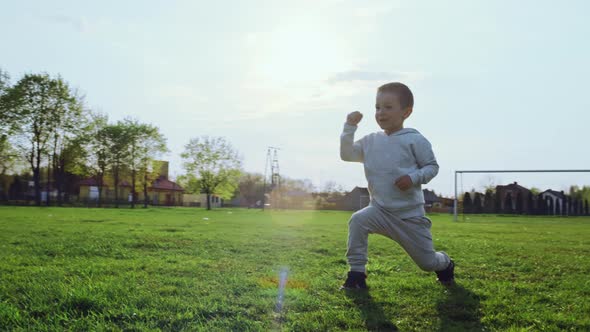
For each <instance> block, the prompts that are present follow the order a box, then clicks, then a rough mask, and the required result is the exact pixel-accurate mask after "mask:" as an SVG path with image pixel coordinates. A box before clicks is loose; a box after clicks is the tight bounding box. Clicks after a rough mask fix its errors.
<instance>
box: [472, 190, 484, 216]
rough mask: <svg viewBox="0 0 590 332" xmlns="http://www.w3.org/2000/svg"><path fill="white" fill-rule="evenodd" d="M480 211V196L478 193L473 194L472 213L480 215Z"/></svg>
mask: <svg viewBox="0 0 590 332" xmlns="http://www.w3.org/2000/svg"><path fill="white" fill-rule="evenodd" d="M481 210H482V206H481V195H480V194H479V193H475V198H474V199H473V213H481Z"/></svg>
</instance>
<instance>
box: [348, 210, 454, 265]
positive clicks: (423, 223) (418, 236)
mask: <svg viewBox="0 0 590 332" xmlns="http://www.w3.org/2000/svg"><path fill="white" fill-rule="evenodd" d="M431 225H432V223H431V222H430V219H428V218H427V217H413V218H409V219H401V218H399V217H397V216H396V215H395V214H393V213H391V212H389V211H387V210H385V209H383V208H380V207H377V206H374V205H369V206H367V207H366V208H364V209H362V210H360V211H357V212H355V213H354V214H353V215H352V217H351V218H350V221H349V222H348V250H347V252H346V257H347V259H348V264H349V265H350V270H351V271H359V272H365V265H366V264H367V245H368V238H369V234H373V233H376V234H381V235H384V236H387V237H388V238H390V239H392V240H394V241H395V242H397V243H399V244H400V245H401V246H402V248H404V250H405V251H406V252H407V253H408V255H410V257H411V258H412V259H413V260H414V262H415V263H416V264H417V265H418V266H419V267H420V268H421V269H422V270H424V271H440V270H444V269H445V268H446V267H447V266H448V265H449V263H450V258H449V256H448V255H447V254H446V253H444V252H442V251H440V252H436V251H434V247H433V245H432V235H431V233H430V226H431Z"/></svg>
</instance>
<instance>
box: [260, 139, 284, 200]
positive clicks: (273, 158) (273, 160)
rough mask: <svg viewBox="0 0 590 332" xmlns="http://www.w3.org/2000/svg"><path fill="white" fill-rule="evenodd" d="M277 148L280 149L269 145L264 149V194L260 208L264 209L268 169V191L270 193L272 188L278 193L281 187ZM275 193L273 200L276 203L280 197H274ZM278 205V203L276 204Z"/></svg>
mask: <svg viewBox="0 0 590 332" xmlns="http://www.w3.org/2000/svg"><path fill="white" fill-rule="evenodd" d="M278 150H280V148H277V147H273V146H269V147H268V148H267V150H266V165H265V167H264V195H263V198H262V210H264V208H265V205H266V192H267V186H266V185H267V179H268V178H269V177H268V172H269V170H270V188H269V189H270V190H268V191H269V193H272V192H273V191H274V190H277V191H276V192H277V193H279V190H280V188H281V175H280V173H279V156H278ZM276 196H277V195H275V200H276V201H277V203H278V202H279V200H280V197H276ZM272 204H275V202H273V203H272ZM276 206H278V204H277V205H276Z"/></svg>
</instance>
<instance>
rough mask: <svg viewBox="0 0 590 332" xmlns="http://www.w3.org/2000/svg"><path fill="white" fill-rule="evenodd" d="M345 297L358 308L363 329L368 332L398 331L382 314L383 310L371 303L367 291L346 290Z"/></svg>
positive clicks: (376, 304)
mask: <svg viewBox="0 0 590 332" xmlns="http://www.w3.org/2000/svg"><path fill="white" fill-rule="evenodd" d="M345 292H346V296H347V297H348V298H349V299H351V300H352V301H353V302H354V304H355V305H356V306H357V307H358V309H359V311H360V313H361V316H362V318H363V320H364V321H365V327H366V328H367V330H369V331H383V332H386V331H398V328H397V326H395V325H394V324H393V323H392V322H391V321H390V320H389V319H388V318H387V316H385V313H383V308H382V307H381V305H380V304H379V303H378V302H375V301H373V299H372V298H371V295H370V294H369V292H368V291H358V290H347V291H345Z"/></svg>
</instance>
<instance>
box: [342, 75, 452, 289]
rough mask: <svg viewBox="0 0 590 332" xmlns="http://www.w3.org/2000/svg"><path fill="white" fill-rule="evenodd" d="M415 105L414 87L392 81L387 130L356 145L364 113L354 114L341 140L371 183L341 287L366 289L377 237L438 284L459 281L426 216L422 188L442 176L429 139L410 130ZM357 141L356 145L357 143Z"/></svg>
mask: <svg viewBox="0 0 590 332" xmlns="http://www.w3.org/2000/svg"><path fill="white" fill-rule="evenodd" d="M413 107H414V97H413V95H412V92H411V91H410V89H409V88H408V87H407V86H406V85H404V84H402V83H397V82H396V83H388V84H385V85H383V86H381V87H379V89H378V90H377V102H376V105H375V108H376V112H375V120H376V121H377V123H378V124H379V127H381V129H383V132H377V133H373V134H370V135H367V136H365V137H363V138H361V139H360V140H358V141H356V142H354V132H355V131H356V129H357V124H358V123H359V122H360V121H361V119H362V117H363V115H362V114H361V113H359V112H352V113H350V114H348V117H347V119H346V123H345V125H344V130H343V132H342V135H341V136H340V158H342V160H344V161H355V162H361V163H363V164H364V168H365V176H366V178H367V182H368V183H369V193H370V196H371V200H370V203H369V206H367V207H365V208H364V209H362V210H360V211H357V212H356V213H354V214H353V215H352V217H351V218H350V221H349V223H348V250H347V252H346V257H347V260H348V264H349V265H350V271H349V272H348V278H347V279H346V281H345V282H344V284H343V285H342V287H341V289H365V288H367V284H366V282H365V279H366V278H367V275H366V270H365V265H366V264H367V240H368V236H369V234H371V233H377V234H381V235H384V236H387V237H389V238H391V239H392V240H394V241H396V242H397V243H399V244H400V245H401V246H402V247H403V248H404V250H405V251H406V252H407V253H408V254H409V255H410V257H411V258H412V259H413V260H414V262H415V263H416V264H417V265H418V266H419V267H420V268H421V269H422V270H425V271H435V272H436V274H437V276H438V281H439V282H440V283H441V284H443V285H445V286H450V285H452V284H453V282H454V267H455V264H454V263H453V261H452V260H451V259H450V258H449V256H448V255H447V254H446V253H444V252H435V251H434V248H433V244H432V235H431V234H430V226H431V222H430V219H428V218H427V217H426V216H425V211H424V195H423V194H422V188H421V184H426V183H428V182H429V181H430V180H431V179H432V178H434V176H436V174H437V173H438V164H437V162H436V158H435V157H434V153H433V152H432V147H431V145H430V143H429V142H428V140H427V139H426V138H424V136H422V135H421V134H420V133H419V132H418V131H417V130H415V129H410V128H404V126H403V125H404V120H405V119H407V118H408V117H409V116H410V114H412V110H413ZM353 142H354V143H353Z"/></svg>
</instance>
